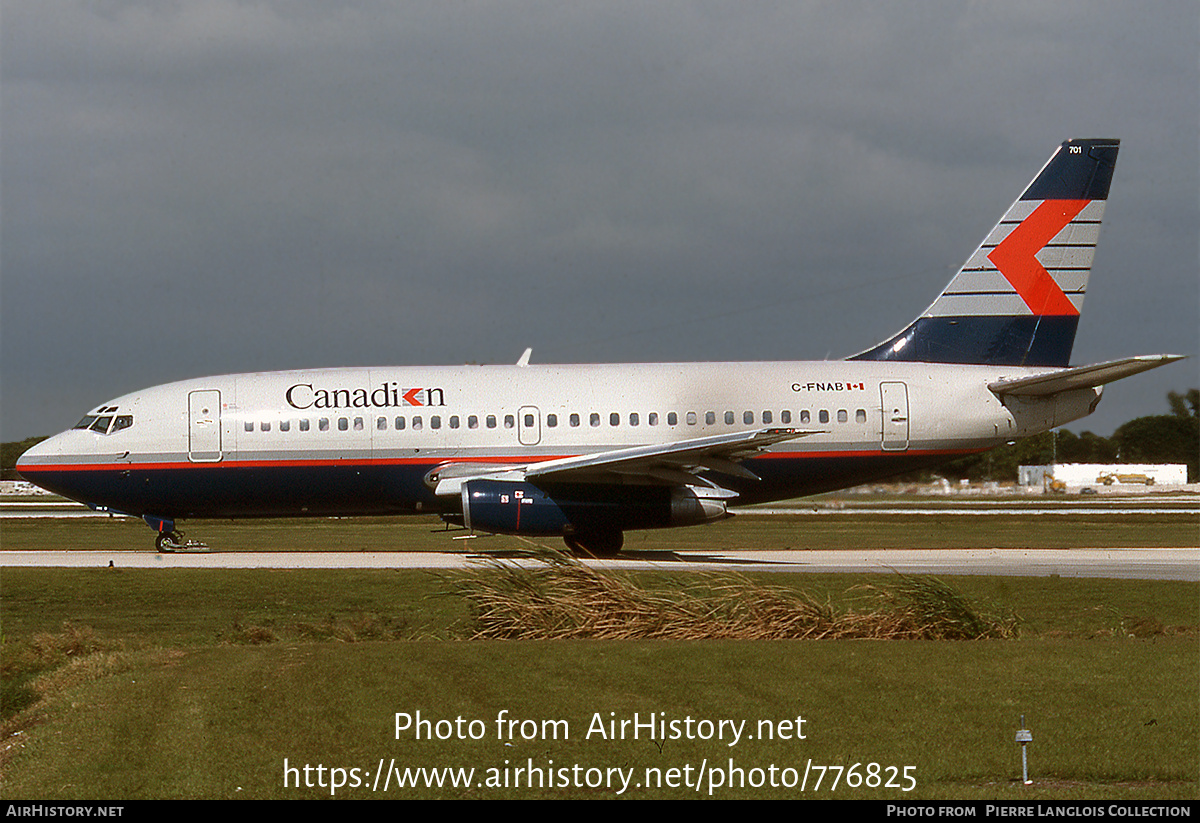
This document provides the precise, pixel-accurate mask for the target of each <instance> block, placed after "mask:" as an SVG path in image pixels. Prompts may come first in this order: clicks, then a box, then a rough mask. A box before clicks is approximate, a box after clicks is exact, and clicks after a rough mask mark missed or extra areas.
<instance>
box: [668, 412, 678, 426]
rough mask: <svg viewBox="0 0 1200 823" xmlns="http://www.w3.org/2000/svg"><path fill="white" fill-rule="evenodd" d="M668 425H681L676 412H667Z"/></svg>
mask: <svg viewBox="0 0 1200 823" xmlns="http://www.w3.org/2000/svg"><path fill="white" fill-rule="evenodd" d="M667 425H668V426H678V425H679V415H677V414H676V413H675V412H667Z"/></svg>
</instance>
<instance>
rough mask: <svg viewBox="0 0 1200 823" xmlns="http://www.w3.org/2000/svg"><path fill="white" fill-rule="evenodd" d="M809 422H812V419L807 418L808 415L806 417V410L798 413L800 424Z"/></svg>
mask: <svg viewBox="0 0 1200 823" xmlns="http://www.w3.org/2000/svg"><path fill="white" fill-rule="evenodd" d="M810 420H812V418H811V417H809V415H808V409H805V410H804V411H802V412H800V422H801V423H807V422H809V421H810Z"/></svg>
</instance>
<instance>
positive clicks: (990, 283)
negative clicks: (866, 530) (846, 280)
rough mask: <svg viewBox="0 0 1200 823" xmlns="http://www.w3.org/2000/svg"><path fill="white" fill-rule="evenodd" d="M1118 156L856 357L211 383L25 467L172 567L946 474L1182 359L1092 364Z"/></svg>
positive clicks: (1045, 178) (715, 513) (1066, 171)
mask: <svg viewBox="0 0 1200 823" xmlns="http://www.w3.org/2000/svg"><path fill="white" fill-rule="evenodd" d="M1118 149H1119V141H1118V140H1113V139H1086V140H1080V139H1077V140H1067V141H1066V142H1064V143H1062V145H1061V146H1059V147H1058V149H1057V150H1056V151H1055V152H1054V154H1053V155H1052V156H1051V158H1050V160H1049V161H1047V163H1046V164H1045V165H1044V166H1043V168H1042V169H1041V171H1040V172H1039V173H1038V174H1037V176H1036V177H1035V178H1034V179H1033V182H1032V183H1030V184H1029V186H1028V187H1027V188H1026V189H1025V191H1024V192H1023V193H1022V194H1021V196H1020V198H1019V199H1018V200H1017V201H1016V202H1014V203H1013V204H1012V206H1011V207H1010V208H1009V209H1008V211H1007V212H1006V213H1005V214H1004V216H1003V217H1002V218H1001V220H1000V222H999V223H997V224H996V226H995V227H994V228H993V229H992V230H991V231H990V232H989V233H988V235H987V237H986V238H985V239H984V240H983V242H982V243H981V244H980V246H979V247H978V249H977V250H976V251H975V252H974V253H973V254H972V255H971V256H970V257H969V258H968V259H967V261H966V263H964V264H963V266H962V268H961V269H960V270H959V271H958V273H957V274H956V275H955V276H954V278H953V279H952V280H951V281H950V283H949V285H947V286H946V288H945V290H943V291H942V293H941V294H940V295H939V296H938V297H937V299H936V300H934V302H933V303H932V304H931V305H930V306H929V308H928V309H926V310H925V312H924V313H922V314H921V316H920V317H918V318H917V319H916V320H914V321H913V322H912V323H911V324H909V325H908V326H907V327H906V328H905V329H903V330H902V331H901V332H899V333H898V334H896V335H894V336H893V337H890V338H888V339H887V340H885V341H884V342H882V343H880V344H878V345H876V346H874V347H872V348H870V349H867V350H865V351H863V352H861V353H859V354H856V355H854V356H852V357H848V358H846V359H844V360H835V361H817V362H742V363H643V364H626V365H598V364H581V365H535V364H532V363H530V362H529V361H530V351H529V350H526V351H525V353H524V354H523V355H522V356H521V358H520V360H519V361H518V362H517V363H516V364H515V365H492V366H471V365H468V366H453V367H440V366H439V367H395V368H338V369H315V370H300V371H279V372H265V373H252V374H235V375H227V376H221V377H205V378H200V379H195V380H184V381H181V382H175V383H169V384H166V385H161V386H156V387H153V388H149V389H145V390H143V391H136V392H133V393H132V394H127V395H124V396H121V397H117V398H116V399H113V400H108V401H106V402H105V403H103V404H101V405H100V406H97V407H96V408H95V409H93V410H91V411H89V412H88V413H87V414H86V415H85V416H84V417H83V419H81V420H80V421H79V423H78V424H77V425H76V426H75V427H74V428H72V429H70V430H68V431H66V432H63V433H61V434H58V435H56V436H54V437H51V438H50V439H48V440H45V441H43V442H42V443H40V444H38V445H36V446H34V447H33V448H31V449H29V450H28V451H27V452H25V454H24V455H22V457H21V458H20V459H19V461H18V464H17V469H18V471H19V472H20V473H21V474H22V475H23V476H24V477H26V478H27V479H28V480H30V481H32V482H33V483H36V484H37V485H39V486H42V487H43V488H46V489H48V490H50V491H53V492H56V493H58V494H61V495H63V496H65V497H68V498H72V499H74V500H77V501H80V502H83V503H85V504H87V505H88V506H90V507H92V508H93V509H97V510H101V511H109V512H116V513H122V514H126V515H130V516H137V517H141V518H142V519H143V520H144V521H145V522H146V523H147V524H148V525H149V526H150V527H151V528H153V529H154V530H155V531H156V532H157V533H158V534H157V538H156V547H157V549H158V550H160V551H169V550H172V549H176V548H179V547H181V546H184V545H186V544H184V543H182V535H181V534H180V533H179V532H178V531H177V528H176V524H177V521H179V520H185V519H203V518H249V517H304V516H307V517H328V516H354V515H404V514H410V515H411V514H436V515H440V516H441V517H442V519H443V520H445V521H446V522H447V523H448V524H455V525H459V526H461V527H463V529H465V530H467V531H469V532H470V534H472V535H474V534H475V533H476V532H477V531H479V532H486V533H493V534H510V535H528V536H536V537H546V536H553V537H561V538H563V539H564V540H565V542H566V544H567V546H568V547H569V548H570V549H572V550H573V551H575V552H578V553H587V554H592V555H596V556H612V555H614V554H616V553H617V552H618V551H619V550H620V548H621V546H622V544H623V540H624V532H626V531H630V530H638V529H653V528H667V527H674V526H689V525H694V524H701V523H711V522H714V521H718V520H721V519H723V518H725V517H728V516H730V514H731V512H730V509H733V508H737V507H739V506H746V505H751V504H756V503H763V502H768V501H774V500H781V499H789V498H794V497H801V496H805V495H811V494H816V493H820V492H826V491H831V490H835V489H841V488H847V487H850V486H855V485H858V484H862V483H867V482H873V481H877V480H881V479H884V478H887V477H890V476H893V475H897V474H901V473H904V472H909V471H913V470H915V469H922V468H926V467H931V466H934V465H936V464H938V463H941V462H945V461H947V460H951V459H954V458H957V457H961V456H963V455H968V454H973V453H977V452H982V451H985V450H987V449H991V448H993V447H995V446H998V445H1001V444H1003V443H1008V442H1011V441H1013V440H1015V439H1018V438H1022V437H1028V436H1031V435H1035V434H1038V433H1041V432H1045V431H1048V430H1050V429H1052V428H1055V427H1057V426H1061V425H1063V424H1065V423H1069V422H1071V421H1073V420H1077V419H1079V418H1081V417H1084V416H1086V415H1088V414H1090V413H1091V412H1092V411H1094V410H1095V408H1096V404H1097V403H1098V402H1099V400H1100V396H1101V393H1102V391H1103V387H1104V385H1105V384H1107V383H1110V382H1112V381H1115V380H1119V379H1122V378H1125V377H1129V376H1130V375H1133V374H1137V373H1139V372H1142V371H1146V370H1148V369H1153V368H1156V367H1159V366H1162V365H1165V364H1167V363H1170V362H1173V361H1175V360H1179V359H1181V356H1179V355H1169V354H1160V355H1151V356H1141V357H1129V358H1125V359H1121V360H1115V361H1111V362H1106V363H1099V364H1094V365H1087V366H1075V367H1072V366H1070V365H1069V361H1070V356H1071V349H1072V346H1073V343H1074V339H1075V332H1076V329H1077V327H1078V323H1079V317H1080V309H1081V307H1082V305H1083V298H1084V292H1085V290H1086V287H1087V281H1088V276H1089V273H1090V271H1091V265H1092V258H1093V253H1094V250H1095V246H1096V240H1097V237H1098V234H1099V229H1100V223H1101V218H1102V217H1103V214H1104V207H1105V202H1106V201H1107V198H1108V190H1109V186H1110V183H1111V181H1112V174H1113V169H1114V166H1115V163H1116V158H1117V152H1118Z"/></svg>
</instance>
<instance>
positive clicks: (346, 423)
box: [338, 417, 350, 432]
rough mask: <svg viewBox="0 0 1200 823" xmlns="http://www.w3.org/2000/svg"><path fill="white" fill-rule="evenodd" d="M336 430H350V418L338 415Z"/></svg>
mask: <svg viewBox="0 0 1200 823" xmlns="http://www.w3.org/2000/svg"><path fill="white" fill-rule="evenodd" d="M338 431H340V432H344V431H350V418H348V417H339V418H338Z"/></svg>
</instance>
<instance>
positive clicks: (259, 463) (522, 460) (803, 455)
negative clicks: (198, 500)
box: [18, 447, 990, 475]
mask: <svg viewBox="0 0 1200 823" xmlns="http://www.w3.org/2000/svg"><path fill="white" fill-rule="evenodd" d="M989 448H990V447H989ZM981 451H987V448H979V449H908V450H906V451H892V450H887V451H885V450H883V449H863V450H856V451H803V452H766V453H764V454H760V455H756V456H754V457H751V458H749V459H750V460H813V459H819V458H830V457H835V458H845V457H892V456H904V455H909V456H915V457H924V456H933V455H945V456H947V457H952V456H955V455H968V454H977V453H979V452H981ZM575 456H578V455H548V456H545V457H543V458H541V460H537V461H531V460H530V459H529V458H528V457H455V458H436V457H434V458H430V457H375V458H362V459H351V460H339V459H337V458H330V459H320V460H222V461H220V462H214V463H192V462H188V461H180V462H171V463H55V464H46V463H40V464H37V465H33V466H22V467H19V468H18V471H19V472H21V473H22V474H26V475H36V474H37V473H38V472H86V471H131V470H132V471H154V470H165V469H189V470H191V469H194V470H197V471H211V470H213V469H220V468H226V469H229V468H233V469H260V468H313V467H322V466H323V467H328V468H337V467H349V466H404V465H413V464H443V463H445V464H450V463H485V464H496V463H511V464H513V465H527V464H532V463H539V462H542V461H543V460H558V459H560V458H564V457H575ZM597 468H603V467H597Z"/></svg>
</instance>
